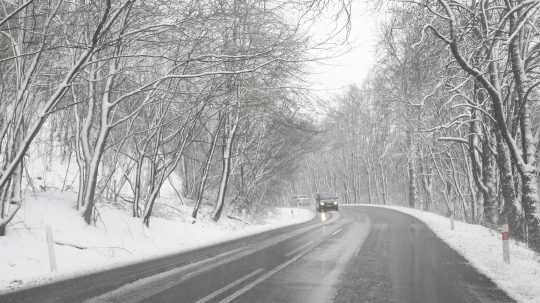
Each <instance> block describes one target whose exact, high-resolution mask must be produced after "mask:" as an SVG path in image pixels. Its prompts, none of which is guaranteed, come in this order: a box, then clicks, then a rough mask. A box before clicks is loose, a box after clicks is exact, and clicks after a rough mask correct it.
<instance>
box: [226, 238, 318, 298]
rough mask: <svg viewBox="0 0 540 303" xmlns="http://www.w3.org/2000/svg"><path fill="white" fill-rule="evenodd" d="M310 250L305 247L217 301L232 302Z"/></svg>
mask: <svg viewBox="0 0 540 303" xmlns="http://www.w3.org/2000/svg"><path fill="white" fill-rule="evenodd" d="M310 251H311V248H308V249H305V250H304V251H302V252H301V253H299V254H297V255H296V256H294V257H293V258H291V259H289V260H288V261H286V262H285V263H281V264H280V265H278V266H276V267H274V268H273V269H272V270H270V271H269V272H267V273H265V274H264V275H262V276H260V277H259V278H257V279H255V280H254V281H253V282H251V283H249V284H247V285H245V286H244V287H242V288H240V289H239V290H237V291H235V292H234V293H232V294H231V295H230V296H228V297H226V298H225V299H223V300H221V301H219V303H230V302H232V301H233V300H235V299H236V298H238V297H240V296H241V295H243V294H245V293H246V292H248V291H249V290H251V289H252V288H253V287H255V286H257V285H258V284H260V283H262V282H264V281H266V280H267V279H268V278H270V277H271V276H273V275H274V274H276V273H277V272H279V271H280V270H282V269H284V268H285V267H287V266H289V265H291V264H292V263H294V262H295V261H297V260H298V259H300V258H302V257H303V256H304V255H305V254H307V253H308V252H310Z"/></svg>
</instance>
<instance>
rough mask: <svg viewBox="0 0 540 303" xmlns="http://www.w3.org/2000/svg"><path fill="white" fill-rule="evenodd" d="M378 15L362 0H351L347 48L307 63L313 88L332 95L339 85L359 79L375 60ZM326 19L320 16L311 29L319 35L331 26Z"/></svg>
mask: <svg viewBox="0 0 540 303" xmlns="http://www.w3.org/2000/svg"><path fill="white" fill-rule="evenodd" d="M379 19H380V18H379V17H378V14H377V13H376V12H375V11H374V10H372V9H368V7H367V5H366V4H365V2H364V1H354V4H353V10H352V16H351V22H352V28H351V31H350V37H349V41H348V43H349V44H350V48H351V49H350V51H348V52H346V53H345V54H343V55H341V56H339V57H337V58H333V59H328V60H323V61H322V62H318V63H313V64H310V67H309V71H310V72H312V75H311V76H310V80H311V81H310V82H312V88H313V89H314V90H315V91H318V92H319V93H320V94H322V95H334V94H339V93H341V92H343V88H344V87H346V86H348V85H350V84H353V83H356V84H359V85H360V84H361V83H362V81H363V80H364V79H365V77H366V75H367V73H368V71H369V69H370V67H371V66H372V65H373V64H374V61H375V55H376V54H375V44H376V43H377V35H378V28H379V27H378V22H379ZM327 22H328V24H327ZM330 22H331V21H330V20H327V21H325V20H322V21H320V22H319V23H318V24H317V25H316V26H314V27H313V28H312V29H311V30H312V31H313V32H314V33H315V35H318V36H321V37H323V36H325V35H327V32H328V31H329V29H330V28H332V26H331V25H330V24H329V23H330ZM321 33H322V34H321ZM319 93H318V94H319Z"/></svg>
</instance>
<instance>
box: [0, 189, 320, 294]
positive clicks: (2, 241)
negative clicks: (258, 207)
mask: <svg viewBox="0 0 540 303" xmlns="http://www.w3.org/2000/svg"><path fill="white" fill-rule="evenodd" d="M74 201H76V195H75V194H74V193H66V192H60V191H52V192H44V193H38V194H34V195H31V194H29V195H27V198H26V199H25V202H24V204H23V208H22V209H21V210H20V211H19V213H18V214H17V217H16V218H15V220H14V221H13V222H12V223H11V224H10V225H9V228H8V234H7V236H5V237H0V260H2V262H0V273H1V275H0V292H2V291H6V290H9V289H14V288H18V287H21V286H30V285H33V284H39V283H44V282H47V281H51V280H54V279H62V278H67V277H70V276H76V275H79V274H83V273H88V272H93V271H97V270H102V269H106V268H110V267H113V266H119V265H123V264H128V263H132V262H136V261H141V260H143V259H148V258H155V257H158V256H164V255H167V254H171V253H177V252H180V251H185V250H190V249H194V248H197V247H201V246H206V245H210V244H214V243H217V242H222V241H226V240H231V239H234V238H239V237H243V236H247V235H250V234H255V233H259V232H263V231H266V230H270V229H274V228H278V227H282V226H286V225H291V224H295V223H300V222H305V221H308V220H310V219H311V218H312V217H313V216H314V214H313V213H312V212H311V211H309V210H305V209H286V208H278V209H276V211H274V212H272V213H268V214H267V216H266V217H265V218H263V219H262V220H259V221H257V222H251V223H250V222H246V220H247V219H246V220H242V219H239V218H235V219H233V218H229V217H226V216H224V217H223V218H222V220H220V221H219V222H218V223H215V222H214V221H212V220H211V219H210V218H209V217H210V216H209V213H210V211H211V209H210V207H209V206H208V207H203V208H202V209H201V212H200V216H199V220H198V221H197V222H196V223H195V224H192V223H193V222H192V220H191V218H190V214H191V207H189V206H186V205H180V204H179V203H178V202H177V201H176V203H166V202H165V201H162V202H161V203H158V204H157V205H156V210H155V216H153V217H152V219H151V222H150V228H146V227H144V226H143V225H142V223H141V220H140V219H137V218H132V217H130V216H129V214H130V212H129V210H127V209H122V208H121V206H119V205H116V206H112V204H110V203H108V204H99V205H98V214H99V217H98V221H97V224H96V226H88V225H86V224H85V223H84V222H83V220H82V219H81V217H80V216H79V215H78V213H77V211H76V210H75V209H74V204H75V203H74ZM47 226H50V228H51V230H52V234H53V238H54V242H55V245H54V252H55V254H56V262H57V271H56V272H55V273H51V271H50V264H49V254H48V249H47V241H46V228H47Z"/></svg>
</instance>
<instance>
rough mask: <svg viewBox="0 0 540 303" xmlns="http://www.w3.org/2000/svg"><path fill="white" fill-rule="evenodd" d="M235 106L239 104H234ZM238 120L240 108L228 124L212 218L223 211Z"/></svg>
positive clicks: (217, 217)
mask: <svg viewBox="0 0 540 303" xmlns="http://www.w3.org/2000/svg"><path fill="white" fill-rule="evenodd" d="M236 106H239V104H238V105H236ZM239 121H240V108H237V109H236V113H235V117H234V120H233V121H232V125H231V126H230V130H229V132H228V134H227V138H226V142H225V146H224V148H223V169H222V171H221V181H220V184H219V192H218V196H217V201H216V206H215V208H214V212H213V214H212V219H213V220H214V221H216V222H217V221H218V220H219V218H220V217H221V213H222V212H223V207H224V206H225V194H226V193H227V185H228V183H229V175H230V173H231V154H232V147H233V142H234V138H235V136H236V130H237V129H238V123H239Z"/></svg>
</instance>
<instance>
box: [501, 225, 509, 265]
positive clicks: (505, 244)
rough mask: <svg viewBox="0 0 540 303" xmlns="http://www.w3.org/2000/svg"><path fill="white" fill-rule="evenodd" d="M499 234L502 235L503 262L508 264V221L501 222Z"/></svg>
mask: <svg viewBox="0 0 540 303" xmlns="http://www.w3.org/2000/svg"><path fill="white" fill-rule="evenodd" d="M501 235H502V248H503V260H504V263H506V264H510V230H509V227H508V223H505V224H503V226H502V230H501Z"/></svg>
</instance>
